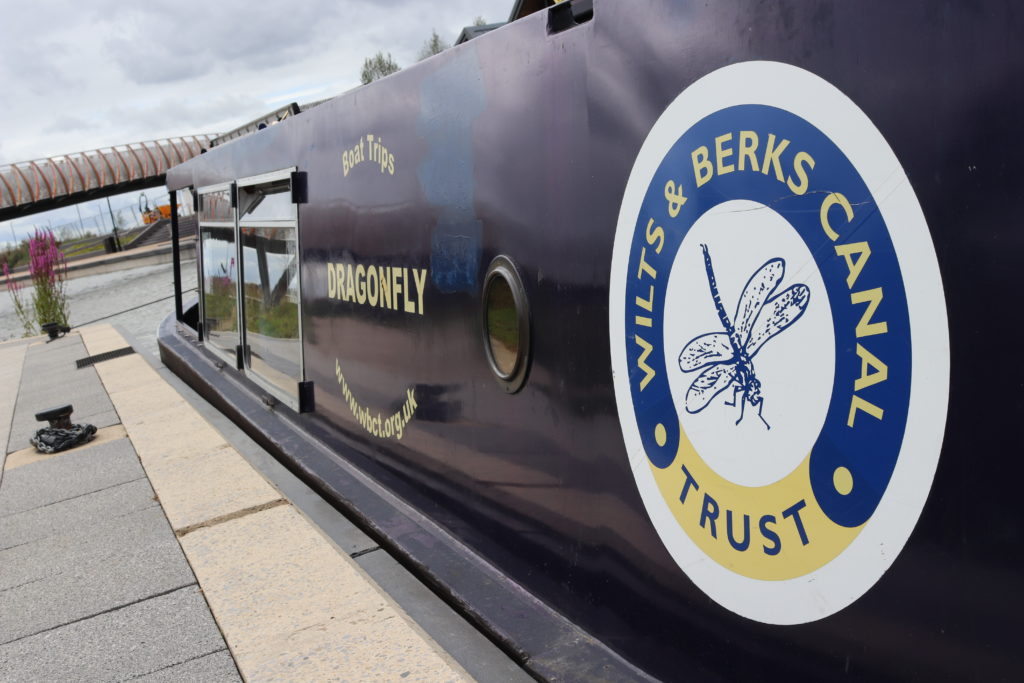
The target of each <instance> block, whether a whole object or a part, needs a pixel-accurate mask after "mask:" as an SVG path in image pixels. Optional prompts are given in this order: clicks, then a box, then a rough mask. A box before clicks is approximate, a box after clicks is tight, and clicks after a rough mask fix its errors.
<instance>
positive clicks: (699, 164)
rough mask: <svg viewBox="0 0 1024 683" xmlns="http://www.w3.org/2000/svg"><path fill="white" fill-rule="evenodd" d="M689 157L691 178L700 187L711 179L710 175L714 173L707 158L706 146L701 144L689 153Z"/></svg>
mask: <svg viewBox="0 0 1024 683" xmlns="http://www.w3.org/2000/svg"><path fill="white" fill-rule="evenodd" d="M690 158H691V159H692V160H693V179H694V180H695V181H696V183H697V187H700V186H701V185H703V184H704V183H706V182H707V181H709V180H711V176H713V175H714V174H715V170H714V167H712V165H711V162H710V161H709V160H708V148H707V147H705V146H704V145H701V146H700V147H698V148H697V149H695V150H693V152H691V153H690Z"/></svg>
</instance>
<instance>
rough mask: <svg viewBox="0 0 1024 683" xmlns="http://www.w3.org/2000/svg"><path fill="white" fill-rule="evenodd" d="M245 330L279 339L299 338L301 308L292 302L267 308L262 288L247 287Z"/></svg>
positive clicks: (252, 285)
mask: <svg viewBox="0 0 1024 683" xmlns="http://www.w3.org/2000/svg"><path fill="white" fill-rule="evenodd" d="M245 329H246V330H248V331H249V332H255V333H257V334H262V335H265V336H267V337H276V338H278V339H298V338H299V307H298V305H297V304H295V303H294V302H292V301H288V300H283V301H279V302H278V303H277V304H276V305H274V304H271V305H269V306H265V305H264V303H263V293H262V290H261V289H260V286H259V285H258V284H255V283H250V284H247V285H246V286H245Z"/></svg>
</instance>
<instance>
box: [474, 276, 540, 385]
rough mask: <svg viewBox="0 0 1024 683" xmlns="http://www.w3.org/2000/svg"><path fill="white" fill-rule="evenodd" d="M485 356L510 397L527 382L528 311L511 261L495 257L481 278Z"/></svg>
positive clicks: (528, 359)
mask: <svg viewBox="0 0 1024 683" xmlns="http://www.w3.org/2000/svg"><path fill="white" fill-rule="evenodd" d="M481 313H482V315H481V323H482V330H483V341H484V352H485V353H486V354H487V362H488V364H489V365H490V366H491V372H493V373H494V377H495V379H497V380H498V383H499V384H500V385H501V386H502V387H503V388H504V389H505V391H507V392H508V393H510V394H513V393H515V392H517V391H519V390H520V389H521V388H522V386H523V383H524V382H525V381H526V374H527V371H528V370H529V365H530V309H529V305H528V304H527V301H526V291H525V290H524V289H523V281H522V280H521V279H520V277H519V271H518V270H517V269H516V266H515V264H514V263H512V260H511V259H509V258H508V257H507V256H498V257H496V258H495V259H494V260H493V261H491V265H490V267H489V268H488V269H487V275H486V276H485V277H484V286H483V296H482V297H481Z"/></svg>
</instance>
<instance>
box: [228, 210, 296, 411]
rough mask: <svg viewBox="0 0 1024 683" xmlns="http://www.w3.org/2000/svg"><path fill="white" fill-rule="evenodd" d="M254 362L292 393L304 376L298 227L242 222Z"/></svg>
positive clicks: (250, 350) (248, 339)
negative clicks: (300, 326) (302, 372)
mask: <svg viewBox="0 0 1024 683" xmlns="http://www.w3.org/2000/svg"><path fill="white" fill-rule="evenodd" d="M241 234H242V258H243V259H244V268H243V273H244V288H243V291H244V292H245V331H246V343H247V346H248V358H247V361H248V365H249V367H250V369H252V370H253V371H254V372H256V373H257V374H259V375H261V376H262V377H263V378H264V379H267V380H269V381H270V382H272V383H273V384H275V385H277V386H278V387H280V388H282V389H284V390H285V391H287V392H289V393H294V392H295V383H296V382H298V381H301V379H302V376H301V370H300V357H301V353H302V349H301V346H300V341H299V283H298V266H299V264H298V245H297V240H296V229H295V227H293V226H287V227H242V228H241Z"/></svg>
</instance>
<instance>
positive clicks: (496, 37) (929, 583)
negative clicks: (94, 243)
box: [159, 0, 1024, 681]
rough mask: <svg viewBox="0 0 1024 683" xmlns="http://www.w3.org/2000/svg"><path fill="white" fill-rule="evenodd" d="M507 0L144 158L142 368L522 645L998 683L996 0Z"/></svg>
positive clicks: (1009, 577)
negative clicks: (166, 285)
mask: <svg viewBox="0 0 1024 683" xmlns="http://www.w3.org/2000/svg"><path fill="white" fill-rule="evenodd" d="M520 5H521V6H522V7H519V6H520ZM527 5H528V6H529V7H527ZM534 5H536V6H534ZM547 5H551V6H547ZM517 7H519V10H522V11H520V13H521V14H523V15H524V16H522V18H520V19H518V20H516V21H512V22H510V23H508V24H507V25H504V26H502V27H500V28H496V29H494V30H490V31H488V32H486V34H483V35H479V36H478V37H476V38H474V39H473V40H469V41H467V42H465V43H463V44H460V45H456V46H455V47H453V48H451V49H449V50H446V51H445V52H443V53H442V54H440V55H438V56H436V57H433V58H431V59H428V60H426V61H423V62H421V63H419V64H417V65H415V66H412V67H410V68H407V69H404V70H402V71H400V72H398V73H395V74H393V75H391V76H388V77H386V78H383V79H381V80H379V81H376V82H374V83H372V84H370V85H366V86H363V87H359V88H356V89H354V90H351V91H349V92H347V93H344V94H343V95H340V96H338V97H336V98H334V99H331V100H329V101H326V102H324V103H322V104H319V105H318V106H316V107H314V108H312V109H308V110H305V111H295V112H293V113H292V115H289V116H288V117H286V118H284V119H283V120H281V121H280V122H277V123H274V124H273V125H268V126H262V127H261V129H260V130H258V131H256V132H253V133H252V134H249V135H244V136H237V137H236V138H235V139H232V140H230V141H227V142H225V143H223V144H217V145H214V146H212V147H210V148H209V149H208V150H207V151H206V152H205V153H204V154H202V155H200V156H197V157H195V158H193V159H191V160H189V161H187V162H186V163H183V164H181V165H180V166H177V167H175V168H173V169H171V170H170V171H169V172H168V174H167V185H168V188H169V189H170V190H171V191H173V192H175V193H178V196H186V193H187V194H188V195H191V196H192V197H194V202H195V207H196V213H197V215H198V220H199V240H200V242H199V248H198V249H197V252H198V260H197V268H198V269H199V282H200V288H199V292H198V299H197V300H196V301H194V302H188V301H184V300H183V298H182V292H181V287H180V284H179V285H178V307H177V311H176V313H175V315H173V316H171V317H169V318H168V319H167V320H166V321H165V322H164V323H163V324H162V326H161V330H160V335H159V343H160V349H161V356H162V359H163V361H164V362H165V363H166V365H167V366H168V367H169V368H171V369H172V370H173V371H174V372H175V373H177V374H178V375H180V376H181V377H183V378H184V379H185V380H186V381H187V382H188V383H189V384H190V385H192V386H193V387H195V388H196V389H197V390H198V391H199V392H200V393H202V394H203V395H204V396H205V397H207V399H208V400H210V401H211V402H212V403H213V404H214V405H215V406H216V407H217V408H218V409H219V410H221V411H223V412H224V413H225V414H226V415H228V416H229V417H231V418H232V419H233V420H234V421H236V422H237V423H238V424H239V425H241V426H242V427H243V428H244V429H245V430H246V431H247V432H248V433H250V434H251V435H252V436H253V438H255V439H256V440H257V441H258V442H259V443H260V444H261V445H263V446H264V447H265V448H266V449H267V450H269V451H270V452H272V453H273V454H274V455H275V456H276V457H277V458H279V459H280V460H281V461H282V462H283V463H285V464H286V465H287V466H288V467H289V468H290V469H291V470H292V471H293V472H295V473H296V474H297V475H298V476H300V477H301V478H302V479H303V480H304V481H306V482H307V483H309V484H310V485H311V486H312V487H313V488H314V489H315V490H316V491H317V492H318V493H319V494H320V495H322V496H323V497H324V498H325V499H326V500H328V501H330V502H331V503H332V504H334V505H335V506H337V507H338V508H339V509H340V510H342V511H344V512H345V514H346V515H348V516H349V517H350V518H352V519H354V520H356V521H357V523H358V524H359V525H360V526H361V527H362V528H363V529H365V530H366V531H367V532H368V533H370V534H371V535H372V536H373V537H374V538H376V539H378V540H379V541H380V543H381V544H382V545H384V546H385V547H386V548H387V549H388V550H389V551H390V552H391V553H393V554H394V555H395V556H396V557H397V558H399V560H400V561H401V562H402V563H403V564H404V565H405V566H407V567H408V568H410V569H411V570H412V571H413V572H414V573H415V574H416V575H417V576H418V577H419V578H420V579H421V580H423V581H424V582H426V583H427V584H428V585H429V586H430V587H431V588H432V589H433V590H435V591H436V592H437V593H439V594H440V595H441V596H443V597H444V598H445V599H446V600H447V601H448V602H450V603H451V604H452V605H454V606H456V607H457V609H458V610H460V612H461V613H462V614H463V615H465V617H466V618H467V619H469V620H470V621H471V622H472V623H474V624H475V625H476V626H477V627H478V628H480V629H481V630H482V631H483V632H485V633H486V634H487V635H488V636H489V637H490V638H492V639H493V640H494V641H495V642H497V643H499V644H500V645H501V646H502V647H503V648H504V649H505V650H506V651H507V652H509V653H511V654H512V655H513V656H514V657H515V658H516V659H517V661H519V662H520V663H521V664H522V666H524V667H525V668H526V669H527V670H528V671H529V672H530V673H532V674H533V675H534V676H536V677H538V678H540V679H549V680H588V681H591V680H632V679H658V680H761V679H765V678H776V677H778V678H783V677H791V678H797V679H811V680H822V679H832V678H839V677H854V678H860V679H865V678H868V679H917V680H939V679H957V680H965V679H972V680H1003V679H1012V678H1016V677H1017V676H1019V672H1020V670H1021V667H1022V665H1024V656H1022V648H1021V647H1020V645H1019V642H1018V641H1019V639H1020V636H1021V634H1022V633H1024V629H1022V620H1021V612H1022V610H1024V590H1022V579H1024V574H1022V569H1021V567H1022V566H1024V562H1022V559H1024V558H1022V547H1024V544H1022V535H1021V532H1022V527H1024V525H1022V512H1021V507H1020V506H1019V505H1017V504H1016V503H1015V502H1014V501H1015V500H1016V499H1017V498H1018V496H1019V495H1020V491H1018V490H1017V488H1016V487H1017V484H1016V482H1017V481H1018V475H1021V479H1022V480H1024V469H1022V466H1021V458H1020V457H1019V455H1014V453H1019V451H1018V449H1019V448H1020V446H1019V439H1018V437H1017V436H1015V435H1016V431H1015V429H1016V426H1017V425H1018V424H1019V423H1020V422H1021V419H1022V417H1024V410H1022V409H1024V399H1022V396H1024V392H1022V387H1024V364H1022V363H1021V362H1020V361H1019V359H1018V360H1017V361H1014V360H1013V357H1012V356H1010V355H1006V356H1002V357H1001V359H1000V360H999V362H996V359H994V358H988V357H984V356H982V355H981V354H980V351H981V350H983V349H986V348H989V347H991V346H993V345H995V344H996V342H998V341H999V340H1000V339H1002V340H1007V339H1008V340H1010V341H1013V340H1014V339H1020V338H1021V329H1022V328H1021V322H1020V316H1019V313H1015V311H1018V312H1019V310H1020V308H1021V303H1022V300H1024V299H1022V289H1021V278H1020V275H1019V270H1020V259H1021V255H1022V254H1024V237H1022V235H1024V232H1022V231H1021V230H1020V229H1019V228H1018V227H1015V226H1017V225H1018V223H1019V216H1018V205H1019V204H1020V201H1021V198H1022V196H1024V195H1022V192H1024V190H1022V188H1024V177H1022V170H1021V169H1022V166H1021V164H1020V163H1018V161H1019V158H1020V154H1021V153H1022V152H1024V142H1022V138H1021V136H1020V135H1019V129H1020V125H1021V121H1022V112H1024V88H1021V87H1020V86H1021V84H1022V82H1024V80H1022V79H1024V50H1022V49H1021V43H1020V36H1021V35H1022V34H1024V12H1021V10H1020V6H1019V5H1018V4H1017V3H1012V2H1008V1H1007V2H1000V1H993V2H986V3H971V2H947V3H935V2H929V1H927V0H907V1H905V2H899V3H891V2H879V1H874V0H869V1H866V2H838V1H833V0H808V1H803V2H772V3H765V2H760V1H756V0H720V1H718V2H712V3H706V2H697V1H696V0H634V1H632V2H615V1H613V0H592V1H590V0H569V1H567V2H561V3H557V4H551V3H547V2H537V3H522V2H520V3H518V5H517ZM524 8H526V9H530V10H534V11H525V9H524ZM175 205H176V202H175V201H174V200H172V201H171V206H172V207H174V206H175ZM175 220H177V218H176V216H175ZM178 269H179V270H180V266H179V267H178ZM983 309H985V310H987V313H985V315H984V316H982V315H981V313H982V310H983ZM993 312H995V313H998V315H996V314H995V313H993ZM1015 343H1016V342H1015ZM1014 444H1018V445H1014Z"/></svg>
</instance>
